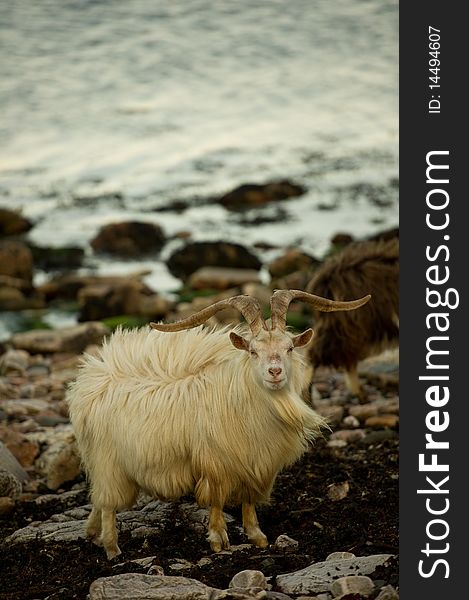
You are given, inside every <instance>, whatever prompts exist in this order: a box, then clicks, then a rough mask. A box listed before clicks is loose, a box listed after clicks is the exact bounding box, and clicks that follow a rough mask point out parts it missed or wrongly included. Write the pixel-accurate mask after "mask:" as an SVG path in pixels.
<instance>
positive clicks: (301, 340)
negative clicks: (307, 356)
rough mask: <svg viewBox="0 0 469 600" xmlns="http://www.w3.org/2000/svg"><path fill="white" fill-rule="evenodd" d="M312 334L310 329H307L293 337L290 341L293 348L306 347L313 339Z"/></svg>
mask: <svg viewBox="0 0 469 600" xmlns="http://www.w3.org/2000/svg"><path fill="white" fill-rule="evenodd" d="M313 333H314V332H313V330H312V329H307V330H306V331H303V333H300V335H295V337H294V338H293V339H292V342H293V345H294V346H295V348H300V347H301V346H306V345H307V344H309V342H310V341H311V339H312V337H313Z"/></svg>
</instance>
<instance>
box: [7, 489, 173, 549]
mask: <svg viewBox="0 0 469 600" xmlns="http://www.w3.org/2000/svg"><path fill="white" fill-rule="evenodd" d="M60 496H62V495H60ZM56 498H59V496H56ZM90 510H91V505H90V504H87V505H85V506H81V507H78V508H72V509H70V510H66V511H64V512H62V513H60V514H56V515H53V516H52V517H50V519H47V520H46V521H43V522H40V521H36V522H34V523H32V524H31V525H28V526H27V527H23V528H22V529H19V530H17V531H15V532H14V533H13V534H12V535H10V536H9V537H8V538H7V539H6V540H5V543H6V544H8V545H11V546H14V545H16V544H29V543H35V542H36V541H37V540H42V541H44V542H45V543H70V542H76V541H77V540H85V539H86V535H85V520H86V519H87V517H88V515H89V513H90ZM173 514H174V506H173V505H172V504H171V503H169V502H161V501H159V500H154V501H152V502H150V503H148V504H146V505H145V506H143V507H142V508H140V509H138V508H136V509H133V510H126V511H122V512H120V513H118V514H117V523H118V529H119V531H120V532H121V533H128V534H130V535H131V537H132V538H134V539H145V538H146V537H148V536H150V535H160V534H161V532H162V531H164V530H165V529H166V528H168V527H172V526H173V520H172V518H173Z"/></svg>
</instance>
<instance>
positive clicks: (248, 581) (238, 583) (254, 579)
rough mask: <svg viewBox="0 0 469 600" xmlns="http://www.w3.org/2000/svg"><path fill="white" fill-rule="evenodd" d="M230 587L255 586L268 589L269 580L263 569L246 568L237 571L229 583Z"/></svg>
mask: <svg viewBox="0 0 469 600" xmlns="http://www.w3.org/2000/svg"><path fill="white" fill-rule="evenodd" d="M229 587H230V588H254V587H258V588H261V589H262V590H265V589H267V580H266V578H265V576H264V573H262V571H254V570H251V569H246V570H244V571H240V572H239V573H236V575H235V576H234V577H233V579H232V580H231V581H230V583H229Z"/></svg>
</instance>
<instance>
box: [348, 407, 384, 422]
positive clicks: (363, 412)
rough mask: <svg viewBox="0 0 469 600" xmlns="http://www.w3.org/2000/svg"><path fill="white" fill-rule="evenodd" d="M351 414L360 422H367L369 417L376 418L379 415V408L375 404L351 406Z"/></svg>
mask: <svg viewBox="0 0 469 600" xmlns="http://www.w3.org/2000/svg"><path fill="white" fill-rule="evenodd" d="M349 413H350V414H351V415H352V416H354V417H355V418H357V419H358V420H359V421H365V420H366V419H368V417H375V416H376V415H377V414H378V407H377V406H376V405H375V404H358V405H356V406H351V407H350V408H349Z"/></svg>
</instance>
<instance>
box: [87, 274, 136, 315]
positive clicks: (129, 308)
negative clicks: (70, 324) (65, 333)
mask: <svg viewBox="0 0 469 600" xmlns="http://www.w3.org/2000/svg"><path fill="white" fill-rule="evenodd" d="M140 287H141V286H140V285H139V282H138V281H135V282H133V281H129V282H125V283H122V284H120V285H114V286H113V285H109V284H97V285H91V286H86V287H84V288H82V289H81V290H80V291H79V292H78V302H79V304H80V314H79V316H78V320H79V321H80V322H83V321H100V320H101V319H106V318H109V317H115V316H118V315H135V314H137V312H138V310H139V304H140Z"/></svg>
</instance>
